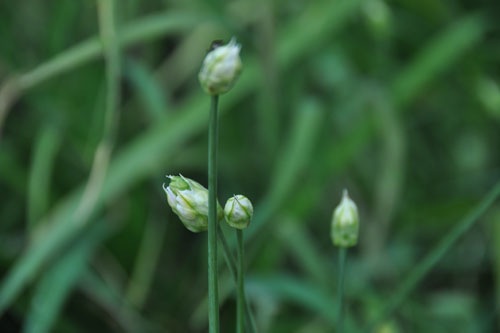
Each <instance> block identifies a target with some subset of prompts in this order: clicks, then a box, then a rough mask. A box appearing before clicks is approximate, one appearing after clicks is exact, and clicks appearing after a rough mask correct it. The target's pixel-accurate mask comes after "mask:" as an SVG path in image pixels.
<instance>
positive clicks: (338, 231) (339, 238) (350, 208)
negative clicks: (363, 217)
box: [331, 190, 359, 247]
mask: <svg viewBox="0 0 500 333" xmlns="http://www.w3.org/2000/svg"><path fill="white" fill-rule="evenodd" d="M358 232H359V216H358V208H357V207H356V204H355V203H354V201H352V200H351V198H349V195H348V194H347V190H344V194H343V196H342V200H341V201H340V204H339V205H338V206H337V208H336V209H335V211H334V212H333V216H332V225H331V237H332V242H333V245H335V246H340V247H351V246H354V245H356V244H357V243H358Z"/></svg>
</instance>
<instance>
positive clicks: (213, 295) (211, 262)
mask: <svg viewBox="0 0 500 333" xmlns="http://www.w3.org/2000/svg"><path fill="white" fill-rule="evenodd" d="M218 104H219V96H218V95H214V96H212V103H211V106H210V119H209V128H208V304H209V306H208V328H209V332H210V333H218V332H219V285H218V281H217V267H218V266H217V224H218V221H217V145H218V119H217V118H218V116H217V111H218V110H217V109H218V107H219V105H218Z"/></svg>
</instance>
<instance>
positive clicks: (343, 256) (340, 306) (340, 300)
mask: <svg viewBox="0 0 500 333" xmlns="http://www.w3.org/2000/svg"><path fill="white" fill-rule="evenodd" d="M346 260H347V248H346V247H341V248H339V271H338V272H339V273H338V290H337V323H338V325H337V332H339V333H343V332H344V280H345V263H346Z"/></svg>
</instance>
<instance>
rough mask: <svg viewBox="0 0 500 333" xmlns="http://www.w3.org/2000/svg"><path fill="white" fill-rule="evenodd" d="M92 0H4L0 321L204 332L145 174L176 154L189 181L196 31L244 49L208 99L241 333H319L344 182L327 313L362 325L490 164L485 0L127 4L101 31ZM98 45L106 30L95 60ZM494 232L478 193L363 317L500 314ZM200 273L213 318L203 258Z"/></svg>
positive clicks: (4, 328) (477, 326) (163, 211)
mask: <svg viewBox="0 0 500 333" xmlns="http://www.w3.org/2000/svg"><path fill="white" fill-rule="evenodd" d="M108 2H109V0H98V1H97V2H95V1H74V0H58V1H40V0H22V1H17V2H11V1H2V2H1V3H0V80H1V88H0V129H1V136H0V221H1V223H0V272H1V273H0V275H1V277H2V280H1V282H0V283H1V284H0V311H1V313H2V316H1V317H0V330H1V332H2V333H3V332H29V333H34V332H38V333H41V332H206V331H207V315H206V311H207V303H206V294H207V273H206V248H207V244H206V234H193V233H190V232H189V231H187V230H186V229H185V228H184V227H183V226H182V224H181V223H180V222H179V220H178V219H177V217H176V216H175V215H174V214H173V213H172V212H171V209H170V208H169V207H168V206H167V203H166V199H165V195H164V193H163V190H162V187H161V186H162V183H163V182H164V181H166V178H165V175H168V174H178V173H182V174H183V175H184V176H187V177H189V178H192V179H195V180H197V181H199V182H200V183H202V184H203V185H205V186H206V185H207V176H206V174H207V169H206V165H207V162H206V160H207V148H206V147H207V119H208V109H209V105H210V99H209V97H208V96H206V95H204V94H203V93H202V91H201V88H200V86H199V84H198V81H197V73H198V70H199V68H200V65H201V61H202V59H203V57H204V55H205V52H206V50H207V48H208V46H209V44H210V43H211V41H212V40H214V39H224V40H229V39H230V38H231V36H235V37H236V38H237V39H238V42H239V43H241V44H242V60H243V64H244V70H243V72H242V75H241V77H240V80H239V82H238V83H237V84H236V86H235V88H234V89H233V90H232V91H230V92H229V93H227V94H226V95H223V96H222V97H221V109H222V110H221V116H220V145H219V200H220V201H221V203H224V202H225V200H226V199H227V198H228V197H229V196H231V195H232V194H235V193H242V194H245V195H246V196H248V197H249V198H250V199H251V200H252V202H253V203H254V206H255V218H254V221H253V222H252V224H251V226H250V228H249V229H248V230H247V231H246V233H245V236H246V257H247V278H246V280H247V292H248V298H249V300H250V302H251V304H252V308H253V310H254V313H255V319H256V321H257V324H258V326H259V329H260V331H261V332H276V333H280V332H301V333H306V332H311V333H314V332H320V333H321V332H335V318H333V315H334V313H335V303H334V300H335V295H336V259H337V256H336V254H337V250H336V249H335V248H334V247H333V246H332V245H331V241H330V236H329V232H330V218H331V214H332V211H333V209H334V208H335V206H336V205H337V204H338V202H339V201H340V198H341V192H342V190H343V189H344V188H347V189H348V190H349V193H350V196H351V197H352V198H353V200H354V201H355V202H356V203H357V205H358V208H359V210H360V215H361V235H360V242H359V245H358V246H357V247H356V248H354V249H353V250H351V251H350V252H349V259H348V266H347V274H348V277H347V282H346V304H347V310H346V311H347V312H346V314H347V323H346V325H347V328H348V329H347V332H361V331H362V330H363V329H364V328H366V327H367V325H369V324H370V323H371V322H372V321H373V320H374V319H376V318H378V316H379V315H380V312H381V311H382V309H383V308H384V307H385V306H386V305H387V301H388V299H390V298H391V296H393V295H394V293H395V292H396V290H398V288H399V286H401V285H402V283H404V281H405V279H406V278H407V277H408V276H409V275H410V274H411V271H412V269H413V268H414V267H415V266H416V265H417V264H418V263H419V262H420V261H421V260H422V258H424V257H425V255H426V254H428V253H429V251H431V249H432V248H433V247H434V246H435V245H436V244H438V242H439V241H440V240H441V239H442V238H443V237H446V235H448V234H449V231H450V230H452V229H453V227H454V226H456V225H457V223H458V222H459V221H460V220H461V219H462V218H463V217H464V216H466V215H467V214H468V213H469V212H470V211H471V210H472V209H474V207H476V205H477V204H478V203H479V202H480V201H481V200H482V198H483V197H484V196H485V195H486V193H487V192H488V191H490V189H491V188H493V186H494V185H495V183H496V182H497V181H498V179H499V178H500V177H499V176H500V168H499V165H500V164H499V163H500V154H499V148H500V130H499V129H500V127H499V121H500V86H499V84H500V29H499V28H500V24H499V22H500V14H499V13H500V2H498V1H493V0H490V1H487V0H483V1H471V0H459V1H451V0H443V1H431V0H387V1H383V0H327V1H323V0H317V1H306V0H286V1H285V0H275V1H265V0H253V1H252V0H236V1H222V0H211V1H201V0H198V1H196V0H184V1H180V0H148V1H139V0H123V1H116V11H115V14H116V29H117V33H116V36H115V37H113V35H112V34H111V37H110V39H109V40H107V41H106V40H105V39H103V43H101V39H100V33H99V30H100V29H99V26H100V24H102V26H101V27H104V26H105V25H106V24H109V23H110V21H109V19H110V17H112V16H107V18H106V16H105V15H104V18H103V19H102V21H101V23H99V22H100V20H99V15H98V9H99V8H98V4H100V5H103V3H108ZM103 6H105V4H104V5H103ZM108 15H109V12H108ZM106 20H107V21H106ZM108 37H109V35H108ZM106 43H110V44H109V45H113V43H115V44H116V43H118V44H119V45H120V53H119V55H117V54H115V55H114V56H113V54H112V52H111V55H110V57H109V58H108V57H104V58H106V59H107V61H106V60H104V58H103V45H104V50H106V45H107V44H106ZM104 52H105V51H104ZM113 59H114V60H113ZM117 59H118V60H120V64H119V65H120V66H119V67H116V66H115V72H114V74H113V72H110V71H109V67H108V70H107V69H106V68H107V67H106V63H108V64H109V62H110V61H111V62H113V61H115V65H116V64H117V62H116V60H117ZM110 73H111V74H110ZM113 75H115V76H114V77H115V81H114V82H115V84H116V83H118V84H119V90H120V92H121V93H120V94H119V95H117V94H115V93H114V92H116V89H115V90H114V91H113V89H114V88H113V85H112V83H111V85H110V84H109V81H108V83H106V82H107V77H108V78H109V77H113ZM111 82H113V81H111ZM113 98H114V99H113ZM113 100H114V101H118V104H119V105H118V108H117V109H118V112H119V116H118V117H115V118H112V121H111V122H110V123H106V120H105V114H106V111H105V110H106V109H107V108H108V110H109V108H111V110H112V109H113V107H112V105H113V104H112V103H113ZM110 101H111V102H110ZM109 103H111V106H109V105H110V104H109ZM107 105H108V106H107ZM109 124H111V125H109ZM108 125H109V126H111V128H112V130H111V132H112V133H115V135H111V138H112V139H111V140H110V142H111V143H112V145H111V150H110V151H111V153H110V155H106V154H105V153H103V154H104V155H102V156H109V167H108V168H106V163H107V159H106V158H102V159H100V158H101V157H102V156H101V155H99V154H101V153H102V150H100V149H97V148H98V147H101V148H102V146H100V145H101V144H102V143H103V142H107V141H106V140H104V141H103V137H104V139H106V137H107V134H106V133H107V129H109V128H108V127H107V126H108ZM106 147H107V148H109V147H108V146H106ZM99 152H100V153H99ZM96 155H97V161H98V162H101V163H102V165H101V164H99V163H97V164H98V166H99V165H100V169H99V168H97V170H101V171H102V170H104V172H102V174H99V172H94V173H93V172H92V171H91V170H92V169H93V164H94V161H95V159H96ZM90 175H92V177H91V176H90ZM89 184H90V185H89ZM89 189H90V190H89ZM84 193H86V194H84ZM82 194H84V195H83V196H82ZM225 231H226V236H227V237H228V239H230V240H231V241H232V242H234V237H235V235H234V233H233V232H231V230H228V229H225ZM499 244H500V206H499V205H498V204H494V205H493V206H492V207H491V208H490V209H488V210H487V212H486V213H485V214H483V215H481V218H480V219H479V220H478V221H477V223H476V224H475V226H474V227H473V228H471V229H470V230H469V231H468V232H466V234H465V235H464V236H463V237H461V238H460V239H459V241H458V242H457V243H456V244H453V246H452V247H450V248H449V249H448V251H447V252H446V254H445V255H444V257H443V258H442V259H441V260H440V261H439V262H438V263H437V265H436V266H435V267H434V269H432V270H431V271H430V272H429V274H427V275H426V276H425V278H424V279H423V280H422V281H420V283H418V285H417V288H416V289H415V290H414V291H412V292H411V293H410V294H409V296H408V297H406V298H405V299H404V301H403V302H401V304H399V305H398V306H397V308H396V309H395V311H391V312H390V313H389V316H387V317H386V318H384V320H382V321H381V322H379V325H378V327H377V328H376V329H375V331H376V332H381V333H382V332H384V333H397V332H429V333H432V332H464V333H467V332H471V333H472V332H498V331H499V330H500V318H499V317H498V313H499V311H500V289H499V286H500V245H499ZM219 279H220V293H221V323H222V331H223V332H231V331H233V327H234V316H235V294H234V282H233V280H232V279H231V277H230V275H229V273H228V270H227V268H226V266H225V263H224V261H223V259H222V256H221V259H220V278H219Z"/></svg>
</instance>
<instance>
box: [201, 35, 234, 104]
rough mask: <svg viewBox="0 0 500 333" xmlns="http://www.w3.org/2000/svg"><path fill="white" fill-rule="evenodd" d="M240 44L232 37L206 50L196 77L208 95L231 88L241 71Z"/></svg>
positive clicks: (220, 92) (221, 92) (217, 93)
mask: <svg viewBox="0 0 500 333" xmlns="http://www.w3.org/2000/svg"><path fill="white" fill-rule="evenodd" d="M240 49H241V45H239V44H237V43H236V39H235V38H232V39H231V41H230V42H229V43H228V44H227V45H221V46H216V47H215V48H214V49H213V50H211V51H210V52H208V54H207V55H206V57H205V60H203V65H202V67H201V70H200V74H199V75H198V78H199V80H200V83H201V86H202V87H203V89H204V90H205V91H206V92H207V93H209V94H210V95H219V94H223V93H225V92H227V91H228V90H229V89H231V88H232V86H233V85H234V83H235V82H236V80H237V79H238V76H239V75H240V72H241V67H242V65H241V59H240Z"/></svg>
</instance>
